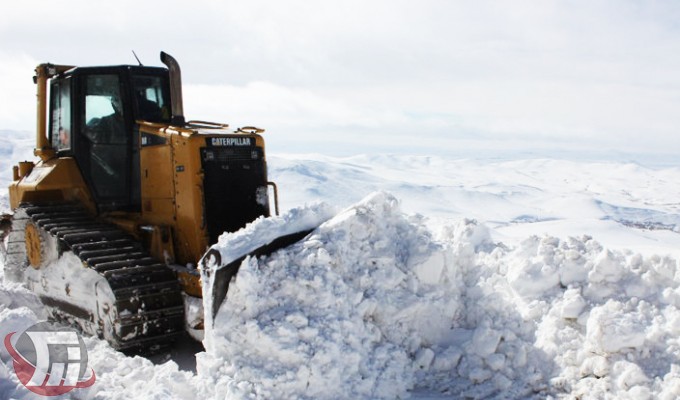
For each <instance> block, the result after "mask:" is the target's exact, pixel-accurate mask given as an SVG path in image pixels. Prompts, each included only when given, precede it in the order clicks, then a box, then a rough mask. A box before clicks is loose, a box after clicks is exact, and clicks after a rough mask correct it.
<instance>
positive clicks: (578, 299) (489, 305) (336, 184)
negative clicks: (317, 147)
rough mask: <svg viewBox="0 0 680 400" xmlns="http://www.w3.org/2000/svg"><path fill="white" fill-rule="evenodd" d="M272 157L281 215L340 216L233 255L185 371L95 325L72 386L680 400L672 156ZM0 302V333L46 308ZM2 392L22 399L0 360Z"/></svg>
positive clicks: (136, 394) (11, 292) (679, 183)
mask: <svg viewBox="0 0 680 400" xmlns="http://www.w3.org/2000/svg"><path fill="white" fill-rule="evenodd" d="M29 143H30V142H29ZM29 148H30V145H28V146H17V147H16V148H15V149H13V150H12V151H11V152H13V153H15V155H16V154H18V153H20V152H22V151H23V152H25V151H26V149H29ZM22 149H23V150H22ZM8 151H9V150H8ZM15 155H13V156H12V157H15ZM7 157H9V156H7ZM25 157H30V155H29V156H25ZM21 158H23V157H21ZM3 159H5V158H4V157H3ZM14 161H15V160H12V162H14ZM0 167H2V168H5V167H7V165H5V164H2V165H0ZM269 168H270V175H271V176H270V177H271V178H272V179H273V180H275V181H276V182H277V183H278V185H279V187H280V191H281V201H282V208H283V209H284V210H292V211H293V212H294V213H295V212H299V211H300V210H298V209H297V208H298V207H303V208H304V209H314V208H315V207H318V206H317V205H315V203H316V202H318V201H324V202H326V203H328V204H330V205H332V206H334V207H336V208H337V209H339V210H343V211H340V212H339V213H338V214H337V215H336V216H335V217H334V218H332V219H330V220H329V221H328V222H326V223H325V224H324V225H322V226H321V227H320V228H319V229H318V230H317V231H315V232H314V233H313V234H312V235H311V236H310V237H308V238H307V239H305V240H304V241H303V242H301V243H299V244H297V245H295V246H293V247H291V248H289V249H286V250H285V251H281V252H279V253H276V254H274V255H272V256H271V257H269V258H267V259H265V260H260V261H255V260H251V261H250V262H246V263H245V264H244V265H243V267H242V270H241V273H240V274H239V275H238V278H237V280H236V281H235V283H234V285H232V290H231V291H230V293H229V295H228V298H227V300H226V301H225V303H224V304H223V306H222V309H221V312H220V314H219V316H218V319H217V320H216V329H215V331H214V335H213V336H212V337H211V339H212V340H213V344H212V345H211V346H210V348H209V349H208V351H207V352H206V353H201V354H200V355H199V357H198V358H199V360H198V370H197V371H182V370H180V369H179V367H178V366H177V364H176V363H175V362H174V361H172V360H170V361H168V362H167V363H164V364H153V363H152V362H151V361H148V360H146V359H143V358H139V357H134V358H132V357H126V356H124V355H122V354H121V353H118V352H115V351H113V350H111V349H110V348H109V347H108V346H107V345H106V343H104V342H102V341H99V340H97V339H94V338H89V339H87V340H86V344H87V347H88V352H89V357H90V361H89V365H90V366H91V367H92V368H93V369H94V370H95V371H96V372H97V382H96V383H95V385H94V386H93V387H91V388H89V389H80V390H78V391H74V392H71V393H70V395H71V396H72V397H74V398H83V399H85V398H97V399H109V398H111V399H113V398H115V399H118V398H121V399H122V398H156V399H160V398H252V396H254V397H255V398H310V399H312V398H313V399H319V398H329V399H330V398H333V399H335V398H353V399H354V398H398V397H401V398H403V397H408V396H411V398H419V399H425V398H459V397H460V396H461V395H465V396H468V397H470V398H527V397H532V396H535V397H537V398H545V397H547V396H572V397H577V398H603V397H607V396H610V397H612V398H635V399H640V398H668V399H671V398H677V397H678V396H680V343H679V342H678V337H679V334H680V269H679V266H678V262H677V259H678V257H680V250H679V249H680V201H679V200H678V199H679V198H680V168H678V167H663V168H657V167H646V166H644V165H640V164H636V163H632V162H620V161H616V160H610V161H607V162H598V163H595V162H585V161H565V160H558V159H518V160H512V159H504V160H481V159H447V158H444V157H423V156H404V155H360V156H355V157H347V158H337V157H328V156H320V155H286V154H279V155H272V156H270V157H269ZM5 176H7V177H9V176H11V175H10V174H9V171H6V172H5ZM8 180H9V179H6V181H8ZM261 223H262V222H261ZM0 299H1V300H2V301H1V302H0V335H2V337H4V335H5V334H6V333H8V332H11V331H13V330H22V329H24V328H26V327H27V326H29V325H31V324H32V323H34V322H35V321H37V320H39V319H41V318H43V317H44V315H43V313H42V311H41V309H40V305H39V303H38V302H37V301H36V300H35V298H34V297H33V296H32V295H31V294H30V293H28V292H26V291H25V290H23V289H22V288H20V287H18V286H17V285H14V284H10V283H6V282H5V283H2V284H1V285H0ZM10 397H13V398H30V395H29V393H28V392H27V391H26V390H25V389H24V388H23V387H22V386H21V384H19V383H18V381H17V380H16V378H15V376H14V373H13V369H12V366H11V363H3V364H0V398H10Z"/></svg>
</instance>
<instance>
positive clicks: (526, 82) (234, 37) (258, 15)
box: [0, 0, 680, 156]
mask: <svg viewBox="0 0 680 400" xmlns="http://www.w3.org/2000/svg"><path fill="white" fill-rule="evenodd" d="M19 3H20V4H19ZM678 21H680V3H679V2H676V1H646V2H640V1H626V0H623V1H615V0H603V1H526V0H519V1H512V2H510V1H485V0H482V1H474V2H472V1H469V2H463V1H437V0H425V1H418V2H414V1H401V0H397V1H394V0H392V1H389V0H381V1H367V0H362V1H358V0H343V1H328V0H321V1H316V2H306V1H289V0H283V1H261V0H250V1H207V0H196V1H192V2H176V1H162V2H161V1H145V2H139V1H137V2H134V1H128V0H121V1H118V2H103V1H93V0H89V1H88V0H65V1H61V2H49V3H43V2H37V1H23V2H12V3H10V4H9V5H5V6H4V7H3V13H2V15H0V57H2V60H3V61H2V62H1V63H0V88H1V89H2V90H0V129H15V130H26V131H32V130H33V129H34V122H33V121H34V118H35V117H34V113H35V111H34V87H33V85H32V82H31V75H32V69H33V68H34V66H35V65H36V64H37V63H40V62H52V63H63V64H74V65H107V64H130V63H135V60H134V58H133V56H132V53H131V50H133V49H134V50H135V51H136V53H137V54H138V56H139V57H140V58H141V60H142V62H144V63H145V64H148V65H160V61H159V60H158V53H159V51H160V50H164V51H166V52H168V53H170V54H172V55H173V56H175V57H176V58H177V59H178V60H179V62H180V64H181V66H182V71H183V78H184V84H185V113H186V114H187V116H188V117H189V118H192V119H204V120H205V119H208V120H215V121H220V122H227V123H230V124H231V125H232V126H243V125H256V126H261V127H264V128H266V129H267V133H268V137H269V143H270V151H277V150H278V151H296V152H308V151H310V152H311V151H315V152H322V153H329V154H338V153H344V154H352V153H365V152H381V151H382V152H405V153H421V154H423V153H426V154H427V153H448V152H450V153H454V154H455V153H460V152H461V149H467V150H469V151H470V152H471V153H474V152H475V151H494V152H499V153H503V152H507V151H529V152H532V151H535V152H537V153H542V152H543V153H546V154H548V153H555V152H559V151H565V150H567V151H573V152H577V153H578V152H587V151H597V152H600V153H607V152H612V153H616V152H619V153H621V152H623V153H626V154H636V153H640V154H642V153H645V154H660V155H666V156H669V155H670V156H673V155H674V154H677V153H678V151H679V150H680V138H679V137H680V135H679V133H680V132H679V130H680V73H679V71H680V22H678ZM272 147H273V148H272Z"/></svg>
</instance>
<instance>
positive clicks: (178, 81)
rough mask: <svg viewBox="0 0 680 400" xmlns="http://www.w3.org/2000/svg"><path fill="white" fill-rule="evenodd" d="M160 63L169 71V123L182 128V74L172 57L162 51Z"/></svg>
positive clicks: (183, 123) (184, 122)
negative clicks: (170, 108)
mask: <svg viewBox="0 0 680 400" xmlns="http://www.w3.org/2000/svg"><path fill="white" fill-rule="evenodd" d="M161 62H162V63H163V64H165V65H166V66H167V67H168V70H169V71H170V102H171V103H172V119H171V120H170V123H171V124H173V125H179V126H184V125H185V124H186V121H185V119H184V105H183V103H182V72H181V71H180V69H179V63H178V62H177V60H175V58H174V57H172V56H171V55H170V54H168V53H166V52H164V51H161Z"/></svg>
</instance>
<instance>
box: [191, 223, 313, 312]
mask: <svg viewBox="0 0 680 400" xmlns="http://www.w3.org/2000/svg"><path fill="white" fill-rule="evenodd" d="M313 230H314V229H307V230H304V231H302V232H295V233H291V234H289V235H285V236H281V237H279V238H277V239H275V240H274V241H272V242H271V243H269V244H266V245H264V246H261V247H258V248H257V249H255V250H253V251H251V252H250V253H248V254H245V255H242V256H240V257H238V258H236V259H235V260H231V261H229V260H227V262H224V263H223V262H222V256H221V254H220V252H219V251H218V250H216V249H210V250H208V252H207V253H206V254H205V256H204V257H203V265H202V270H203V271H207V274H210V270H211V269H214V270H215V272H214V276H213V277H212V280H211V283H212V310H210V311H211V313H212V318H215V315H217V310H219V309H220V306H221V305H222V302H223V301H224V298H225V297H226V296H227V290H228V289H229V282H230V281H231V278H233V277H234V275H236V273H237V272H238V269H239V267H240V266H241V263H242V262H243V260H245V259H246V258H248V257H261V256H268V255H270V254H272V253H273V252H275V251H277V250H280V249H283V248H285V247H288V246H290V245H292V244H294V243H296V242H298V241H300V240H302V239H303V238H304V237H305V236H307V235H309V234H310V233H311V232H312V231H313ZM206 264H212V265H218V266H219V267H217V268H214V267H213V268H209V267H207V266H206ZM204 282H205V280H204Z"/></svg>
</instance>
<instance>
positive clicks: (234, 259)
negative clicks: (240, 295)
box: [199, 204, 336, 329]
mask: <svg viewBox="0 0 680 400" xmlns="http://www.w3.org/2000/svg"><path fill="white" fill-rule="evenodd" d="M335 211H336V210H335V209H334V208H332V207H330V206H328V205H325V204H319V205H316V206H313V207H310V208H302V209H295V210H291V211H289V212H288V213H286V214H284V215H281V216H275V217H269V218H261V219H258V220H256V221H254V222H253V223H251V224H249V225H248V226H247V227H245V228H243V229H241V230H240V231H237V232H234V233H228V234H225V235H223V236H222V237H220V240H219V242H218V243H217V244H214V245H213V246H211V247H210V249H209V250H208V251H207V252H206V253H205V255H203V257H202V258H201V260H200V261H199V266H200V270H201V281H202V287H203V310H204V317H205V327H206V329H210V328H212V325H213V321H214V319H215V316H216V315H217V313H218V311H219V309H220V306H221V305H222V303H223V302H224V300H225V298H226V296H227V291H228V289H229V283H230V282H231V280H232V279H233V278H234V277H235V276H236V274H237V273H238V270H239V268H240V267H241V264H242V263H243V261H244V260H246V259H247V258H248V257H264V256H268V255H270V254H273V253H274V252H276V251H277V250H281V249H284V248H286V247H288V246H291V245H293V244H295V243H297V242H299V241H300V240H302V239H303V238H305V237H306V236H307V235H309V234H310V233H312V232H313V231H314V230H315V229H316V228H317V227H319V226H320V225H321V224H323V223H324V222H326V221H327V220H329V219H330V218H332V217H333V216H334V215H335Z"/></svg>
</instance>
